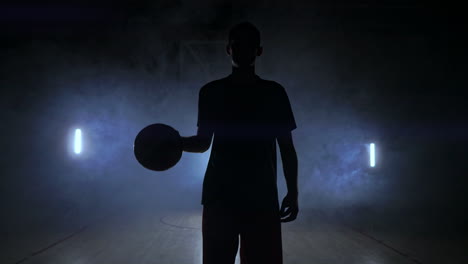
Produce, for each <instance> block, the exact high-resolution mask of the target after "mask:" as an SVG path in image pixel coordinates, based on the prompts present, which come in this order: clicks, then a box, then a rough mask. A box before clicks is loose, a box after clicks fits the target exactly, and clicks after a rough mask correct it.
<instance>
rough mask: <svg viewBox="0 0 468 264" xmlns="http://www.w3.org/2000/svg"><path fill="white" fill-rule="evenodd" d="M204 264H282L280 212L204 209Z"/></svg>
mask: <svg viewBox="0 0 468 264" xmlns="http://www.w3.org/2000/svg"><path fill="white" fill-rule="evenodd" d="M202 235H203V264H234V262H235V259H236V255H237V250H238V245H239V237H240V252H239V255H240V262H241V264H262V263H268V264H282V263H283V252H282V241H281V222H280V215H279V211H277V210H274V211H272V210H268V211H245V210H240V209H226V208H216V207H209V206H206V205H205V206H204V207H203V216H202Z"/></svg>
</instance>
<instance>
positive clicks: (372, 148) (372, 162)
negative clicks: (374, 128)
mask: <svg viewBox="0 0 468 264" xmlns="http://www.w3.org/2000/svg"><path fill="white" fill-rule="evenodd" d="M370 166H371V167H375V144H374V143H371V144H370Z"/></svg>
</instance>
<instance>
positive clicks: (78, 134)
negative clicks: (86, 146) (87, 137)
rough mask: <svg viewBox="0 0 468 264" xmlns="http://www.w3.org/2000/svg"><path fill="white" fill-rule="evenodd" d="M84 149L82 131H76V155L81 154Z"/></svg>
mask: <svg viewBox="0 0 468 264" xmlns="http://www.w3.org/2000/svg"><path fill="white" fill-rule="evenodd" d="M81 148H82V138H81V129H79V128H78V129H76V130H75V153H76V154H80V153H81Z"/></svg>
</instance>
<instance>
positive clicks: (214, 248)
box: [202, 206, 239, 264]
mask: <svg viewBox="0 0 468 264" xmlns="http://www.w3.org/2000/svg"><path fill="white" fill-rule="evenodd" d="M237 219H238V216H236V215H235V214H234V213H233V212H232V211H229V210H223V209H219V208H210V207H207V206H204V207H203V216H202V235H203V264H234V262H235V260H236V254H237V250H238V246H239V229H238V223H237Z"/></svg>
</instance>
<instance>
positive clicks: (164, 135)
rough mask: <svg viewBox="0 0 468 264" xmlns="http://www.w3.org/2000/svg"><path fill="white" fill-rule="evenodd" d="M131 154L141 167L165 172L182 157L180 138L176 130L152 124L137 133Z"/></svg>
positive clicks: (163, 125)
mask: <svg viewBox="0 0 468 264" xmlns="http://www.w3.org/2000/svg"><path fill="white" fill-rule="evenodd" d="M133 152H134V154H135V157H136V159H137V161H138V162H139V163H140V164H141V165H142V166H143V167H145V168H147V169H149V170H153V171H165V170H168V169H170V168H172V167H173V166H174V165H176V164H177V162H179V160H180V158H181V157H182V152H183V150H182V138H181V137H180V134H179V132H178V131H177V130H175V129H174V128H172V127H170V126H168V125H165V124H160V123H157V124H152V125H149V126H147V127H145V128H143V129H142V130H141V131H140V132H139V133H138V135H137V136H136V138H135V142H134V145H133Z"/></svg>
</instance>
